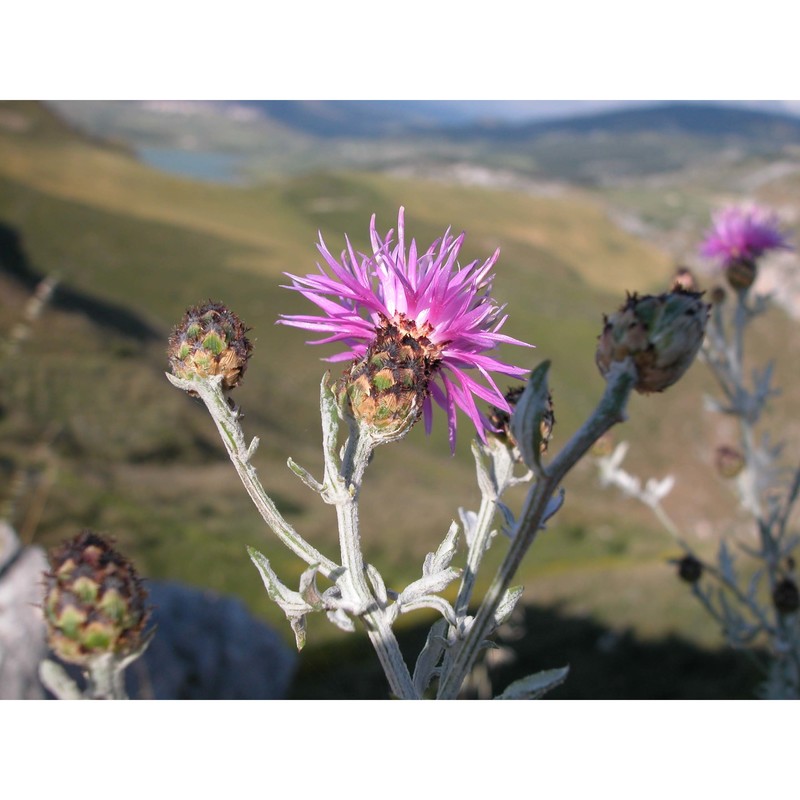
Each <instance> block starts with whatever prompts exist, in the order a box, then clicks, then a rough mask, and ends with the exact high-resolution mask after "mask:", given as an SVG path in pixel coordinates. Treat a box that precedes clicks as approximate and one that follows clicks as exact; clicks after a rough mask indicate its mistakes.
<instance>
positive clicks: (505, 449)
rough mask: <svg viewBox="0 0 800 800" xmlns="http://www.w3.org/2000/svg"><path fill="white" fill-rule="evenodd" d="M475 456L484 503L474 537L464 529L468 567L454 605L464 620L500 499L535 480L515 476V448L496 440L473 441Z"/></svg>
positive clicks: (529, 477) (481, 506)
mask: <svg viewBox="0 0 800 800" xmlns="http://www.w3.org/2000/svg"><path fill="white" fill-rule="evenodd" d="M472 455H473V457H474V459H475V467H476V471H477V474H478V486H479V488H480V491H481V504H480V507H479V508H478V513H477V514H476V516H475V522H474V524H473V525H472V526H471V527H470V532H471V538H470V534H468V532H467V531H466V530H465V534H467V538H468V552H467V564H466V569H465V570H464V572H463V574H462V577H461V586H460V587H459V591H458V597H457V598H456V603H455V613H456V618H457V619H462V618H463V617H465V616H466V614H467V610H468V609H469V604H470V601H471V600H472V593H473V591H474V590H475V581H476V579H477V576H478V571H479V569H480V565H481V562H482V561H483V557H484V555H485V554H486V551H487V550H488V549H489V543H490V541H491V538H492V521H493V520H494V517H495V513H496V512H497V510H498V507H500V506H501V503H500V500H501V498H502V496H503V494H504V493H505V491H506V489H508V488H509V487H511V486H515V485H517V484H520V483H527V482H528V481H530V479H531V478H532V477H533V473H532V472H530V471H528V473H527V474H526V475H523V476H521V477H515V476H514V464H515V456H514V454H513V452H512V448H511V447H510V446H509V445H508V444H506V443H504V442H500V441H499V440H497V439H494V438H492V439H490V440H489V441H488V443H487V444H481V443H479V442H478V441H475V442H473V444H472ZM487 461H488V466H487V463H486V462H487Z"/></svg>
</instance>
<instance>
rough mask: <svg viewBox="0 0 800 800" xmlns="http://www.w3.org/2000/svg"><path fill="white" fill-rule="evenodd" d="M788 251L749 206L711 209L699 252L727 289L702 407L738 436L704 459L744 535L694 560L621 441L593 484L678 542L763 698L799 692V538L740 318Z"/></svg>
mask: <svg viewBox="0 0 800 800" xmlns="http://www.w3.org/2000/svg"><path fill="white" fill-rule="evenodd" d="M788 248H789V244H788V242H787V239H786V236H785V235H784V233H783V232H782V230H781V228H780V225H779V223H778V220H777V218H776V216H775V215H774V214H773V213H771V212H770V211H768V210H767V209H764V208H761V207H757V206H749V207H731V208H727V209H724V210H723V211H721V212H720V213H719V214H717V215H716V216H715V217H714V221H713V225H712V227H711V229H710V230H709V231H708V233H707V235H706V237H705V239H704V240H703V243H702V245H701V248H700V252H701V254H702V255H704V256H706V257H708V258H713V259H714V260H715V261H716V262H717V269H718V270H719V272H720V273H721V274H722V275H723V276H724V278H725V281H726V282H727V284H728V286H729V291H726V290H725V289H723V287H722V286H717V287H715V289H714V290H713V292H712V300H713V310H712V314H711V319H710V324H709V326H708V332H707V336H706V339H705V341H704V343H703V347H702V350H701V357H702V360H703V361H704V362H705V363H706V364H707V366H708V367H709V369H710V371H711V374H712V375H713V376H714V379H715V380H716V383H717V385H718V387H719V390H720V392H721V398H719V399H716V398H706V407H707V409H709V410H710V411H712V412H714V413H717V414H723V415H725V416H727V417H730V418H732V419H733V420H735V422H736V426H737V428H738V441H736V442H735V443H734V442H724V443H722V444H720V445H719V446H718V447H717V449H716V451H715V456H714V465H715V468H716V472H717V474H718V475H719V476H720V477H721V478H722V479H723V480H725V481H726V482H728V483H729V484H730V485H731V486H732V487H733V489H734V491H735V492H736V494H737V495H738V498H739V503H740V505H741V508H742V509H743V510H744V511H745V512H746V514H747V515H748V517H749V519H750V520H751V521H752V534H751V535H750V536H749V537H748V536H745V537H741V538H737V539H735V540H734V542H733V544H731V542H729V539H730V537H727V536H726V537H723V538H722V539H721V540H720V544H719V548H718V551H717V555H716V558H715V559H714V560H713V561H711V560H708V559H704V558H703V557H702V556H701V554H700V553H698V552H697V548H694V547H692V546H691V544H690V543H689V541H688V539H687V537H685V536H684V535H683V533H682V532H681V530H680V527H679V526H678V525H677V524H676V523H675V522H674V521H673V519H672V518H671V517H670V515H669V513H668V512H667V510H666V509H665V508H664V505H663V503H662V501H663V500H664V498H665V497H666V496H667V495H668V494H669V492H670V491H671V489H672V487H673V486H674V484H675V479H674V478H673V477H672V476H667V477H666V478H664V479H663V480H661V481H656V480H654V479H650V480H648V481H647V483H646V484H645V485H644V486H642V483H641V481H640V480H639V479H638V478H637V477H635V476H633V475H631V474H629V473H628V472H626V471H625V470H624V469H623V468H622V461H623V459H624V457H625V453H626V452H627V444H626V443H621V444H620V445H618V446H617V448H616V449H615V450H614V451H613V452H612V453H609V454H606V455H603V456H602V457H600V458H599V459H598V463H599V466H600V474H601V481H602V482H603V483H604V484H607V485H615V486H617V487H618V488H620V489H621V490H622V491H623V492H624V493H625V494H627V495H628V496H630V497H633V498H635V499H638V500H640V501H641V502H643V503H645V504H646V505H648V506H649V507H650V508H651V509H652V510H653V512H654V513H655V514H656V516H657V517H658V519H659V520H660V521H661V523H662V525H663V526H664V527H665V529H666V530H667V531H668V532H669V533H670V535H671V536H672V537H673V538H674V540H675V541H676V543H677V544H678V545H679V546H680V547H681V549H682V551H683V555H682V556H681V557H680V558H678V559H675V564H676V566H677V572H678V576H679V577H680V579H681V580H682V581H684V582H685V583H686V584H687V585H688V586H689V587H690V588H691V591H692V594H693V595H694V596H695V597H696V598H697V599H698V600H699V602H700V603H701V604H702V606H703V608H704V609H705V610H706V611H707V612H708V613H709V614H710V615H711V617H712V618H713V619H714V620H715V621H716V622H717V623H718V624H719V625H720V627H721V629H722V632H723V634H724V636H725V638H726V640H727V641H728V643H729V644H730V645H731V646H732V647H734V648H737V649H741V650H744V651H745V652H747V653H748V654H749V655H750V656H751V657H752V658H754V659H755V660H756V663H757V664H758V665H759V667H760V668H761V669H762V671H763V674H764V683H763V685H762V686H761V688H760V694H761V696H762V697H765V698H797V697H800V615H799V614H798V609H800V595H799V594H798V588H797V578H796V573H795V563H796V550H797V546H798V544H800V535H798V533H797V532H793V531H792V530H791V524H790V523H791V516H792V511H793V508H794V505H795V503H796V501H797V498H798V495H800V468H797V469H788V470H787V469H786V468H785V466H784V465H783V464H782V463H781V461H780V457H781V454H782V451H783V449H784V446H783V443H778V444H775V443H772V442H771V441H770V439H769V438H768V437H767V436H765V435H764V436H762V435H760V434H759V430H760V427H761V423H762V417H763V414H764V412H765V410H766V408H767V405H768V402H769V400H770V399H771V398H773V397H774V396H775V395H777V394H778V390H777V389H776V388H775V387H774V386H773V364H771V363H770V364H768V365H766V366H765V367H763V368H760V369H759V368H756V369H753V370H752V372H751V374H750V375H749V376H748V374H747V373H746V371H745V367H744V358H745V346H744V345H745V340H746V333H747V332H748V329H749V326H750V323H751V322H752V321H753V320H754V319H755V318H756V317H758V316H760V315H761V314H763V313H764V312H765V311H766V310H767V309H768V307H769V298H768V297H766V296H764V295H760V294H757V293H756V292H755V289H754V284H755V281H756V278H757V275H758V270H759V266H760V263H761V259H762V258H763V257H764V256H766V255H768V254H769V253H770V252H771V251H775V250H783V249H788ZM731 294H732V295H733V296H731ZM787 474H788V480H787ZM764 649H766V651H767V657H766V659H764V657H763V650H764Z"/></svg>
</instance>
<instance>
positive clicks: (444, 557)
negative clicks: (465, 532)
mask: <svg viewBox="0 0 800 800" xmlns="http://www.w3.org/2000/svg"><path fill="white" fill-rule="evenodd" d="M457 547H458V525H456V523H455V522H451V523H450V528H449V529H448V531H447V535H446V536H445V537H444V541H443V542H442V543H441V544H440V545H439V547H438V548H437V550H436V552H435V553H428V555H427V556H425V564H424V565H423V567H422V574H423V575H433V574H435V573H437V572H441V571H442V570H443V569H447V567H449V566H450V562H451V561H452V560H453V556H454V555H455V554H456V548H457Z"/></svg>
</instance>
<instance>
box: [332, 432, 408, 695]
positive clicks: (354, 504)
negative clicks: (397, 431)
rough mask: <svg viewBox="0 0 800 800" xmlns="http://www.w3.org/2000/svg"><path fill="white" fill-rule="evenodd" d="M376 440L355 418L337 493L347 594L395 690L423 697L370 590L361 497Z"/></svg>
mask: <svg viewBox="0 0 800 800" xmlns="http://www.w3.org/2000/svg"><path fill="white" fill-rule="evenodd" d="M375 446H376V443H375V442H374V441H373V440H372V439H371V437H370V436H369V433H368V432H367V431H365V430H363V429H360V428H359V426H358V424H357V423H355V422H354V421H353V422H351V424H350V437H349V439H348V441H347V444H346V445H345V455H344V460H343V463H342V475H341V477H342V483H341V484H340V487H339V491H338V492H337V495H336V516H337V519H338V522H339V543H340V547H341V553H342V566H343V567H345V569H346V572H345V573H344V575H343V576H342V578H341V581H344V582H345V586H344V587H342V588H343V590H345V591H343V595H345V596H349V599H351V600H354V601H355V602H356V604H357V605H358V606H359V607H360V608H361V609H363V611H362V613H361V618H362V619H363V620H364V625H365V627H366V629H367V634H368V636H369V639H370V641H371V642H372V646H373V647H374V648H375V652H376V653H377V655H378V659H379V660H380V662H381V666H382V667H383V671H384V673H385V674H386V677H387V679H388V681H389V686H390V688H391V690H392V692H393V693H394V694H395V696H396V697H398V698H399V699H401V700H416V699H419V695H418V694H417V691H416V689H415V688H414V682H413V681H412V679H411V673H410V672H409V670H408V667H407V665H406V663H405V661H404V660H403V656H402V654H401V652H400V646H399V644H398V643H397V638H396V637H395V635H394V632H393V631H392V628H391V625H390V624H389V621H388V619H387V617H386V614H385V611H384V609H382V608H381V607H380V606H379V605H378V602H377V600H376V598H375V595H374V594H373V592H372V589H370V586H369V583H368V581H367V576H366V571H365V565H364V556H363V553H362V549H361V535H360V533H359V522H358V496H359V493H360V491H361V481H362V478H363V476H364V471H365V470H366V468H367V464H368V463H369V459H370V456H371V455H372V451H373V450H374V448H375Z"/></svg>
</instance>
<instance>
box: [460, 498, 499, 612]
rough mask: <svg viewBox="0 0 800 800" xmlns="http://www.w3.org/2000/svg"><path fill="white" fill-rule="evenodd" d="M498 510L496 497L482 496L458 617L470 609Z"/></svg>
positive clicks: (461, 592) (468, 555) (461, 589)
mask: <svg viewBox="0 0 800 800" xmlns="http://www.w3.org/2000/svg"><path fill="white" fill-rule="evenodd" d="M495 510H496V501H495V499H494V498H492V497H489V496H488V495H486V494H484V495H483V497H482V498H481V505H480V508H479V509H478V516H477V519H476V521H475V528H474V530H473V534H472V535H473V540H472V543H471V545H470V547H469V552H468V553H467V566H466V569H465V570H464V574H463V576H462V578H461V586H460V588H459V591H458V597H457V598H456V604H455V607H454V608H455V612H456V618H460V617H463V616H465V615H466V613H467V610H468V609H469V602H470V600H471V599H472V592H473V591H474V590H475V581H476V579H477V577H478V570H479V569H480V566H481V561H482V560H483V556H484V554H485V553H486V550H487V548H488V546H489V539H490V536H491V533H492V520H493V519H494V514H495Z"/></svg>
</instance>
